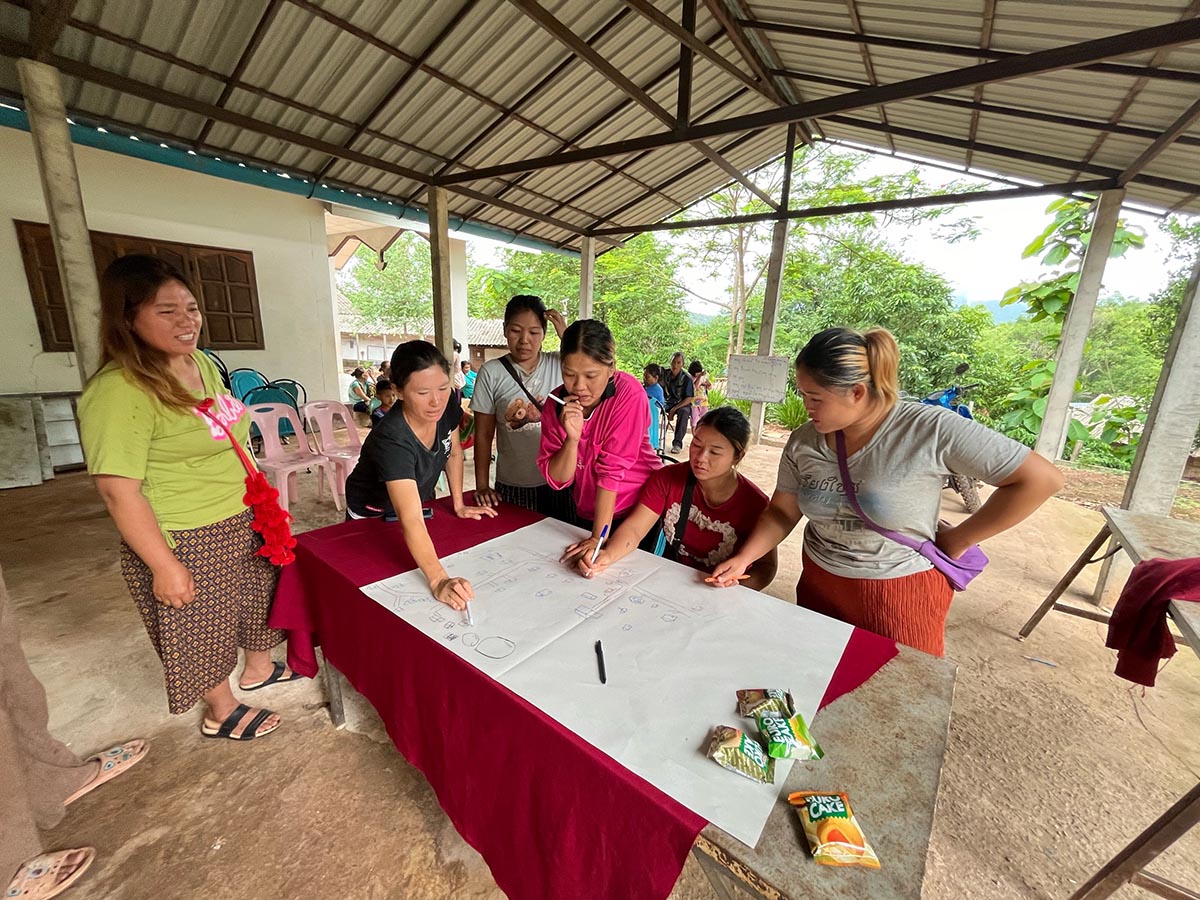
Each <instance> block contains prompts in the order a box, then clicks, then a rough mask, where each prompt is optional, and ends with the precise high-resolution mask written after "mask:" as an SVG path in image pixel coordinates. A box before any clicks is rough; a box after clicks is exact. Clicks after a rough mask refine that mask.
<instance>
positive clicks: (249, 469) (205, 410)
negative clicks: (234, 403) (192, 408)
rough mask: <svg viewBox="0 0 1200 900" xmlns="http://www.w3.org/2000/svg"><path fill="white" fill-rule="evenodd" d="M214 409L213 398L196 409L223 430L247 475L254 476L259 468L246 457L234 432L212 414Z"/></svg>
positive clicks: (201, 403) (205, 400)
mask: <svg viewBox="0 0 1200 900" xmlns="http://www.w3.org/2000/svg"><path fill="white" fill-rule="evenodd" d="M212 408H213V400H212V398H211V397H206V398H205V399H204V400H202V401H200V403H198V404H197V405H196V409H197V410H199V411H200V413H201V414H203V416H204V417H205V418H206V419H208V420H209V421H210V422H212V423H213V424H215V425H219V426H220V427H221V430H222V431H224V432H225V436H226V437H227V438H229V443H230V444H232V445H233V449H234V450H235V451H236V452H237V455H238V459H240V460H241V461H242V468H244V469H245V470H246V474H247V475H253V474H254V473H255V472H257V471H258V470H259V469H258V466H256V465H254V463H253V462H251V461H250V457H249V456H247V455H246V451H245V450H244V449H242V445H241V444H239V443H238V439H237V438H235V437H234V436H233V432H232V431H230V430H229V429H228V428H227V427H226V426H225V423H224V422H222V421H221V420H220V419H218V418H217V417H216V416H214V415H213V414H212Z"/></svg>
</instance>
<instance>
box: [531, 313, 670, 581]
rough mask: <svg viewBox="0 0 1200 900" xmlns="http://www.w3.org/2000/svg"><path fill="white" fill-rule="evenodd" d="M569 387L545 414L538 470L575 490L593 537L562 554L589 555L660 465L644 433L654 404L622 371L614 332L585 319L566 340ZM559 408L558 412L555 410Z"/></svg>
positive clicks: (564, 370)
mask: <svg viewBox="0 0 1200 900" xmlns="http://www.w3.org/2000/svg"><path fill="white" fill-rule="evenodd" d="M559 353H560V355H561V358H562V373H563V384H562V386H561V387H559V388H557V389H556V390H555V391H553V394H554V396H555V397H556V398H557V399H560V400H562V401H563V402H562V403H561V404H556V403H554V401H553V400H551V401H550V403H548V404H547V408H546V410H545V414H543V416H542V445H541V449H540V450H539V451H538V468H539V469H540V470H541V471H542V474H543V475H545V476H546V483H547V484H549V485H550V486H551V487H553V488H556V489H562V488H565V487H568V486H573V494H574V497H575V508H576V511H577V512H578V514H579V517H580V519H581V520H582V521H581V522H580V524H581V525H583V526H584V527H585V528H587V527H590V528H591V531H592V536H591V537H590V538H588V539H587V540H584V541H579V542H578V543H575V544H572V545H571V546H570V547H568V548H567V550H566V552H565V553H564V555H563V559H564V560H565V561H574V560H575V559H577V558H578V557H579V556H581V555H582V554H584V553H591V552H592V551H593V550H594V549H595V546H596V542H597V541H598V540H599V539H600V534H601V532H602V531H603V530H604V528H605V527H606V526H609V527H610V530H611V528H612V527H615V526H616V525H617V524H618V523H619V522H620V521H621V519H623V518H624V517H625V515H626V514H627V513H629V511H630V510H632V509H633V508H634V506H636V505H637V499H638V494H639V493H640V492H641V489H642V485H644V484H645V483H646V479H648V478H649V477H650V473H651V472H653V471H655V470H656V469H659V468H662V461H661V460H659V458H658V456H657V455H656V454H655V452H654V450H653V449H652V448H651V446H650V440H649V438H648V437H647V436H646V435H647V431H648V429H649V428H650V406H649V404H648V403H647V402H646V392H645V391H644V390H643V389H642V383H641V382H640V381H638V379H636V378H634V377H633V376H632V375H629V374H626V373H625V372H618V371H617V370H616V359H615V344H614V342H613V336H612V332H611V331H609V330H608V326H607V325H605V324H604V323H603V322H599V321H596V320H595V319H581V320H579V321H578V322H575V323H574V324H573V325H571V327H570V328H568V329H567V330H566V331H565V332H564V333H563V336H562V349H561V350H560V351H559ZM551 407H553V409H551Z"/></svg>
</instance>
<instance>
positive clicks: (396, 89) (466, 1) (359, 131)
mask: <svg viewBox="0 0 1200 900" xmlns="http://www.w3.org/2000/svg"><path fill="white" fill-rule="evenodd" d="M272 2H278V0H272ZM477 2H478V0H463V3H462V5H461V6H460V7H459V8H458V10H457V12H455V13H454V15H453V16H451V17H450V21H449V22H447V23H446V25H445V26H444V27H443V28H442V30H441V31H439V32H438V33H437V34H436V35H434V37H433V40H431V41H430V42H429V44H428V45H427V46H426V47H425V49H424V50H422V51H421V53H420V55H419V56H417V57H416V59H414V60H413V62H412V64H411V65H410V66H409V67H408V68H407V69H406V70H405V71H404V74H402V75H401V76H400V77H399V78H398V79H396V81H395V82H393V83H392V86H391V87H390V88H388V89H387V90H386V91H385V92H384V94H383V96H382V97H380V98H379V102H378V103H376V104H375V105H374V106H373V107H372V108H371V111H370V112H369V113H367V115H366V117H365V118H363V120H362V121H361V122H360V123H359V124H358V125H357V126H356V127H355V129H354V131H352V132H351V133H350V136H349V137H348V138H346V140H344V141H342V146H343V147H349V146H350V145H351V144H353V143H354V142H355V141H356V140H358V139H359V138H360V137H362V135H363V132H365V131H366V130H367V129H368V128H370V127H371V124H372V123H373V122H374V121H375V120H376V119H377V118H378V117H379V114H380V113H381V112H383V110H384V109H385V108H386V107H387V105H388V104H389V103H391V102H392V101H393V100H395V99H396V97H397V96H398V95H399V93H400V92H401V91H402V90H404V88H405V87H406V86H407V85H408V83H409V82H410V81H411V80H412V78H413V76H414V75H416V74H417V73H418V72H420V71H421V67H422V66H423V65H425V63H427V62H428V61H429V57H431V56H433V54H434V53H435V52H436V51H437V49H438V47H440V46H442V42H443V41H445V40H446V38H448V37H449V36H450V33H451V32H452V31H454V29H455V28H457V27H458V25H459V23H461V22H462V20H463V19H464V18H466V17H467V14H468V13H470V12H471V10H472V9H473V8H474V7H475V4H476V3H477ZM336 162H337V160H336V159H334V158H333V157H330V158H329V159H327V160H325V163H324V165H322V166H321V171H320V172H319V173H318V174H317V178H318V179H320V178H324V177H325V176H326V175H327V174H329V170H330V169H332V168H333V166H334V163H336Z"/></svg>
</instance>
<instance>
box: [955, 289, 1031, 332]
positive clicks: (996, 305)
mask: <svg viewBox="0 0 1200 900" xmlns="http://www.w3.org/2000/svg"><path fill="white" fill-rule="evenodd" d="M954 302H955V304H957V305H958V306H982V307H983V308H984V309H986V310H987V311H988V312H990V313H991V314H992V321H993V322H995V323H996V324H997V325H999V324H1000V323H1002V322H1015V321H1017V319H1019V318H1020V317H1021V314H1022V313H1023V312H1025V307H1024V306H1023V305H1022V304H1020V303H1014V304H1013V305H1012V306H1001V305H1000V301H999V300H989V301H987V302H986V303H971V302H970V301H968V300H967V298H966V297H964V296H963V295H962V294H955V295H954Z"/></svg>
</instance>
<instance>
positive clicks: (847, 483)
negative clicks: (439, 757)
mask: <svg viewBox="0 0 1200 900" xmlns="http://www.w3.org/2000/svg"><path fill="white" fill-rule="evenodd" d="M834 442H835V443H836V445H837V461H838V473H839V474H840V475H841V476H842V490H843V491H845V493H846V499H847V500H848V501H849V502H850V508H851V509H853V510H854V514H855V515H857V516H858V517H859V518H860V519H862V521H863V524H864V525H866V526H867V527H868V528H870V529H871V530H872V531H874V532H875V533H876V534H881V535H883V536H884V537H885V538H888V539H889V540H892V541H895V542H896V543H897V544H903V545H904V546H905V547H908V548H909V549H910V550H916V551H917V552H920V546H921V545H920V543H918V542H917V541H914V540H913V539H912V538H910V537H909V536H908V535H905V534H901V533H900V532H898V531H892V530H890V529H888V528H884V527H883V526H882V525H879V524H877V523H876V522H875V521H874V520H873V519H872V518H871V517H870V516H868V515H867V514H866V513H865V512H863V508H862V507H861V506H859V505H858V495H857V494H856V493H855V491H854V479H852V478H851V477H850V466H849V465H848V464H847V463H846V435H845V434H844V433H843V432H841V431H839V432H837V434H835V435H834Z"/></svg>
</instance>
